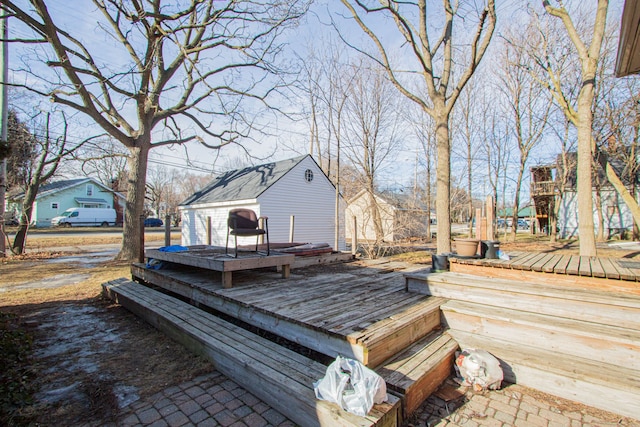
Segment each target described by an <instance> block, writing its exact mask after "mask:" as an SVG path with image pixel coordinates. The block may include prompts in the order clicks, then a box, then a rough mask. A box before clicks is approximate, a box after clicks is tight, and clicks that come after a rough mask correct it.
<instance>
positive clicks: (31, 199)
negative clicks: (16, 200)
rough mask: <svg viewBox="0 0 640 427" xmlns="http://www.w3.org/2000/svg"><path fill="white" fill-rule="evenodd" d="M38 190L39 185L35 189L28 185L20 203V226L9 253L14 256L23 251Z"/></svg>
mask: <svg viewBox="0 0 640 427" xmlns="http://www.w3.org/2000/svg"><path fill="white" fill-rule="evenodd" d="M39 189H40V186H39V185H38V186H36V187H35V188H34V187H32V186H31V185H28V186H27V190H26V191H25V193H24V200H23V201H22V215H20V226H19V228H18V231H17V232H16V237H15V238H14V239H13V245H11V251H12V252H13V253H14V254H16V255H21V254H23V253H24V251H25V247H26V244H27V233H28V232H29V226H30V225H31V218H32V216H33V204H34V203H35V200H36V197H37V195H38V190H39Z"/></svg>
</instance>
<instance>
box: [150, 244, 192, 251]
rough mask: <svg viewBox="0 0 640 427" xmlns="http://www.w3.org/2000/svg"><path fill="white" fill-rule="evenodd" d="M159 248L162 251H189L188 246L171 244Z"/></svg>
mask: <svg viewBox="0 0 640 427" xmlns="http://www.w3.org/2000/svg"><path fill="white" fill-rule="evenodd" d="M158 250H159V251H162V252H185V251H188V250H189V248H187V247H186V246H180V245H171V246H163V247H161V248H158Z"/></svg>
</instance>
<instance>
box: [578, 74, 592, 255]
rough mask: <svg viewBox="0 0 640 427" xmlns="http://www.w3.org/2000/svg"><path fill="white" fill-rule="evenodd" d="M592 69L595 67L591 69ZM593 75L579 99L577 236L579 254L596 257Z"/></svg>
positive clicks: (584, 86) (584, 79)
mask: <svg viewBox="0 0 640 427" xmlns="http://www.w3.org/2000/svg"><path fill="white" fill-rule="evenodd" d="M594 69H595V66H594ZM593 74H594V73H590V74H589V73H585V75H586V76H588V75H591V77H592V78H590V79H588V78H586V76H585V77H583V82H585V83H584V85H583V86H582V90H581V91H580V95H579V96H578V123H577V124H576V126H577V128H578V166H577V174H578V184H577V192H578V234H579V235H580V255H581V256H596V255H597V251H596V239H595V232H594V223H593V185H592V182H593V179H592V177H591V171H592V168H591V163H592V161H593V152H592V149H591V126H592V120H593V117H592V113H591V103H592V101H593Z"/></svg>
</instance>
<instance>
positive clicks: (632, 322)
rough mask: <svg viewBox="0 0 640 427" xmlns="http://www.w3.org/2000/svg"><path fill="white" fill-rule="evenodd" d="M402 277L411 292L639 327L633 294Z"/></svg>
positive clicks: (446, 276) (439, 276) (459, 277)
mask: <svg viewBox="0 0 640 427" xmlns="http://www.w3.org/2000/svg"><path fill="white" fill-rule="evenodd" d="M405 280H406V289H407V290H408V291H410V292H417V293H421V294H425V295H433V296H438V297H443V298H447V299H452V300H460V301H468V302H474V303H478V304H484V305H488V306H494V307H503V308H510V309H514V310H522V311H527V312H532V313H540V314H545V315H549V316H556V317H561V318H567V319H574V320H582V321H587V322H592V323H598V324H603V325H611V326H618V327H621V328H629V329H634V330H640V297H638V296H635V295H630V294H618V293H615V292H610V291H598V290H596V289H581V288H574V287H567V286H563V285H559V286H554V285H551V284H542V283H537V282H535V283H534V282H526V281H515V280H506V279H499V278H485V277H480V276H474V275H469V274H461V273H453V272H445V273H428V272H426V271H425V272H416V273H408V274H405Z"/></svg>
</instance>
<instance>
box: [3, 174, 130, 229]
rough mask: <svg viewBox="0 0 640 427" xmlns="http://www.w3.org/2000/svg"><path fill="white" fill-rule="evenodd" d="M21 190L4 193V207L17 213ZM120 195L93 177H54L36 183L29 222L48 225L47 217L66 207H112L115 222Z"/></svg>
mask: <svg viewBox="0 0 640 427" xmlns="http://www.w3.org/2000/svg"><path fill="white" fill-rule="evenodd" d="M23 199H24V193H18V194H14V195H10V196H9V197H8V202H9V203H8V210H12V211H13V212H14V213H15V215H16V217H18V216H19V215H20V212H21V206H22V200H23ZM124 202H125V200H124V196H123V195H122V194H120V193H117V192H115V191H113V190H112V189H111V188H109V187H107V186H106V185H104V184H102V183H101V182H100V181H98V180H96V179H94V178H76V179H67V180H63V181H55V182H52V183H50V184H45V185H42V186H40V190H39V191H38V196H37V197H36V200H35V202H34V204H33V213H32V215H31V225H32V226H35V227H50V226H51V219H52V218H53V217H55V216H58V215H60V214H61V213H62V212H64V211H66V210H67V209H69V208H112V209H115V210H116V223H118V224H121V223H122V218H123V211H124V209H123V207H124Z"/></svg>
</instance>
